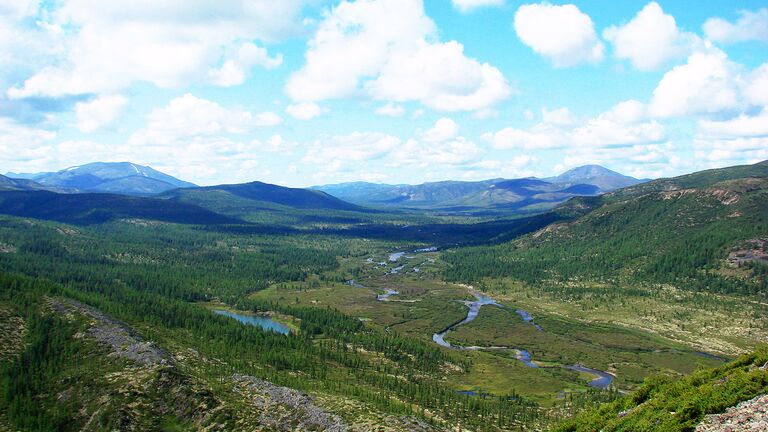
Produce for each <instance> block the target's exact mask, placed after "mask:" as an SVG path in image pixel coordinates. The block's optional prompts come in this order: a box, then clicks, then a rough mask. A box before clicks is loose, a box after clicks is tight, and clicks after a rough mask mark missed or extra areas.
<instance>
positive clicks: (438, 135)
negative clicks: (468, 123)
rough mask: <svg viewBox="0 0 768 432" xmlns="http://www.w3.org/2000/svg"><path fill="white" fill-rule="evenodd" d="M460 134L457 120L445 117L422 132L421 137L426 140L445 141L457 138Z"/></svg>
mask: <svg viewBox="0 0 768 432" xmlns="http://www.w3.org/2000/svg"><path fill="white" fill-rule="evenodd" d="M458 134H459V125H458V124H456V122H455V121H453V120H451V119H449V118H446V117H443V118H441V119H440V120H438V121H437V122H435V125H434V126H432V128H431V129H429V130H427V131H426V132H424V133H423V134H421V139H422V140H424V141H426V142H444V141H448V140H450V139H452V138H455V137H456V136H457V135H458Z"/></svg>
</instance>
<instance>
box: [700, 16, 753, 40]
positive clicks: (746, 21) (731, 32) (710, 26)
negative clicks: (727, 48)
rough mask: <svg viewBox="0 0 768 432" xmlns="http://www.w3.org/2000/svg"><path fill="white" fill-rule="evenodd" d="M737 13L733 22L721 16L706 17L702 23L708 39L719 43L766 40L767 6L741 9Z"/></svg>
mask: <svg viewBox="0 0 768 432" xmlns="http://www.w3.org/2000/svg"><path fill="white" fill-rule="evenodd" d="M739 15H740V16H739V19H738V20H737V21H736V22H735V23H732V22H729V21H726V20H724V19H722V18H710V19H708V20H707V21H706V22H705V23H704V34H705V35H706V36H707V38H709V39H710V40H712V41H715V42H721V43H735V42H744V41H750V40H756V41H762V42H768V8H762V9H759V10H758V11H756V12H751V11H746V10H743V11H740V12H739Z"/></svg>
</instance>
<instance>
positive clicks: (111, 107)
mask: <svg viewBox="0 0 768 432" xmlns="http://www.w3.org/2000/svg"><path fill="white" fill-rule="evenodd" d="M126 105H128V98H126V97H125V96H121V95H111V96H101V97H98V98H96V99H94V100H92V101H89V102H78V103H77V104H76V105H75V113H76V114H77V128H78V129H80V131H81V132H85V133H89V132H93V131H95V130H97V129H100V128H102V127H104V126H108V125H110V124H111V123H112V122H113V121H115V119H117V117H118V116H119V115H120V113H121V112H122V111H123V109H124V108H125V106H126Z"/></svg>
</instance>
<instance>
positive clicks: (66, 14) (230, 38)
mask: <svg viewBox="0 0 768 432" xmlns="http://www.w3.org/2000/svg"><path fill="white" fill-rule="evenodd" d="M55 6H56V9H55V10H54V11H53V12H52V13H51V14H50V17H51V22H50V23H48V25H49V26H50V27H55V28H59V29H63V30H61V31H62V34H61V35H60V39H62V40H63V41H64V45H65V49H64V50H63V53H61V55H57V56H52V57H51V58H49V59H48V64H47V65H45V67H42V68H39V69H38V70H37V71H36V72H35V73H34V74H32V76H29V77H28V78H26V79H25V80H24V82H23V83H22V84H21V85H18V86H15V87H13V88H11V89H9V91H8V95H9V96H10V97H13V98H23V97H30V96H46V97H59V96H65V95H78V94H88V93H110V92H116V91H120V90H122V89H124V88H125V87H127V86H129V85H131V84H133V83H136V82H149V83H152V84H154V85H156V86H159V87H164V88H168V87H178V86H181V85H183V84H187V83H190V82H193V81H196V80H200V79H205V78H209V76H208V75H209V71H210V70H211V69H212V68H214V70H215V68H217V65H218V64H219V62H221V60H222V56H224V55H226V54H227V52H230V51H235V52H237V55H236V56H234V58H232V59H226V60H225V61H224V64H223V65H221V66H220V67H219V73H216V72H213V75H212V76H210V78H211V79H213V80H214V82H218V83H222V84H224V85H231V84H232V83H235V82H238V81H240V76H239V75H238V69H243V70H241V71H240V72H242V73H245V71H244V69H245V68H246V67H248V65H249V64H251V65H255V64H264V65H265V66H266V67H270V66H271V65H273V64H274V63H275V62H277V61H278V57H275V58H270V57H266V54H264V53H262V52H261V51H260V50H258V49H255V50H254V48H253V47H251V48H249V45H248V43H249V41H253V40H261V41H269V40H274V39H278V38H281V37H284V36H286V35H288V34H290V33H291V32H295V31H296V30H297V28H298V27H300V23H299V13H300V11H301V2H300V1H299V0H284V1H279V2H274V1H270V0H255V1H247V0H227V1H225V2H213V1H198V2H188V1H184V0H169V1H164V2H162V3H158V2H154V1H149V0H138V1H136V0H111V1H109V2H108V3H103V4H100V5H99V7H94V5H93V3H92V2H91V1H88V0H63V1H62V2H61V3H58V2H57V3H56V4H55ZM244 43H245V45H243V44H244ZM238 47H240V50H238ZM243 47H245V48H244V51H243ZM249 51H250V52H249ZM254 55H255V56H256V57H254ZM259 56H261V57H262V58H261V59H260V58H259ZM227 61H231V63H230V64H227Z"/></svg>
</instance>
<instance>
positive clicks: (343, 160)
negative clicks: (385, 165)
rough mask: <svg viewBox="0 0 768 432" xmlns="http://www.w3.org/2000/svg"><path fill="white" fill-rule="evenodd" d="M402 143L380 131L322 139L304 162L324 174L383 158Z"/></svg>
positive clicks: (314, 144)
mask: <svg viewBox="0 0 768 432" xmlns="http://www.w3.org/2000/svg"><path fill="white" fill-rule="evenodd" d="M400 143H401V141H400V139H399V138H397V137H395V136H392V135H388V134H384V133H379V132H353V133H351V134H348V135H336V136H326V137H320V138H319V139H318V140H316V141H315V142H314V143H313V144H312V145H311V146H310V148H309V150H308V151H307V154H306V155H305V156H304V158H303V162H305V163H310V164H315V165H317V166H318V167H320V168H321V169H322V170H325V171H339V170H342V169H349V168H350V165H356V164H357V163H359V162H364V161H371V160H376V159H381V158H383V157H384V156H386V155H387V154H389V153H390V152H391V151H392V150H394V149H395V148H396V147H397V146H399V145H400Z"/></svg>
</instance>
